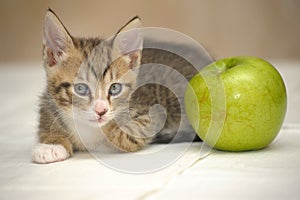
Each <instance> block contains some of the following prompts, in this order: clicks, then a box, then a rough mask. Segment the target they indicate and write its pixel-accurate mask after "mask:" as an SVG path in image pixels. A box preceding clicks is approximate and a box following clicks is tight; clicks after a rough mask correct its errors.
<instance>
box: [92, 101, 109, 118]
mask: <svg viewBox="0 0 300 200" xmlns="http://www.w3.org/2000/svg"><path fill="white" fill-rule="evenodd" d="M94 110H95V112H96V113H97V114H98V115H100V116H102V115H104V114H105V113H106V112H107V110H108V108H107V103H106V102H105V101H104V100H100V99H97V100H96V102H95V108H94Z"/></svg>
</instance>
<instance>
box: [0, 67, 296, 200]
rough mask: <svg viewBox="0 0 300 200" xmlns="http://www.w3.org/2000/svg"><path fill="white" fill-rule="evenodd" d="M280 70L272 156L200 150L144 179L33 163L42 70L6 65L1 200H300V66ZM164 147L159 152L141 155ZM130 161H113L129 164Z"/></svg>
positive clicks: (2, 74) (0, 76) (78, 164)
mask: <svg viewBox="0 0 300 200" xmlns="http://www.w3.org/2000/svg"><path fill="white" fill-rule="evenodd" d="M273 64H275V66H276V67H277V68H278V70H279V71H280V72H281V74H282V76H283V77H284V79H285V82H286V85H287V89H288V97H289V99H288V103H289V104H288V113H287V116H286V120H285V123H284V126H283V128H282V130H281V132H280V134H279V136H278V137H277V138H276V139H275V141H274V142H273V143H272V144H271V145H270V146H269V147H268V148H265V149H263V150H260V151H249V152H243V153H229V152H221V151H216V150H214V151H212V152H211V153H210V154H209V155H208V156H207V157H206V158H203V159H200V160H197V158H198V156H199V152H200V146H201V143H197V144H194V145H192V146H191V147H190V148H189V149H188V150H187V151H186V152H185V153H184V154H183V156H182V157H181V158H180V159H179V160H177V161H176V162H175V163H171V164H170V165H169V166H165V168H163V169H161V170H158V171H156V172H152V173H144V174H139V175H137V174H130V173H129V174H128V173H122V172H118V171H116V170H114V169H111V168H109V167H107V166H105V165H103V164H102V163H101V162H100V161H97V160H96V159H95V158H94V157H92V156H91V155H90V154H89V153H78V154H75V155H74V157H72V158H71V159H69V160H67V161H64V162H57V163H53V164H47V165H38V164H34V163H32V162H31V157H30V156H31V150H32V148H33V146H34V144H35V143H36V132H37V118H38V116H37V113H38V112H37V110H38V106H37V102H38V101H37V99H38V98H37V97H38V94H39V93H40V92H41V88H42V87H43V86H44V85H45V81H44V72H43V70H42V67H41V66H42V65H41V64H37V63H33V64H1V66H0V92H1V98H0V105H1V112H0V199H1V200H2V199H30V200H33V199H38V200H41V199H51V200H53V199H89V200H91V199H209V200H211V199H222V200H224V199H238V200H240V199H251V200H253V199H264V200H266V199H299V198H300V190H299V186H300V118H299V117H300V114H299V112H300V104H299V103H300V94H299V92H300V79H299V75H300V62H279V61H274V62H273ZM39 66H40V67H39ZM184 145H186V144H173V145H172V146H171V147H170V148H169V150H168V151H164V152H163V153H162V155H161V157H159V158H154V159H153V162H159V160H162V159H164V158H165V157H167V156H168V155H170V154H172V153H175V154H176V153H180V152H177V151H179V150H180V149H181V147H183V146H184ZM164 147H165V146H164V145H152V146H150V147H149V148H148V149H146V150H144V151H142V152H140V153H143V152H144V153H146V152H147V151H156V150H158V149H160V148H164ZM126 156H127V155H125V154H124V155H122V156H116V157H113V156H112V157H109V158H108V159H110V160H111V161H118V160H116V159H123V160H122V161H124V160H126ZM128 156H129V155H128ZM114 159H115V160H114ZM128 160H130V158H129V157H128ZM130 162H132V161H130ZM131 164H133V165H134V164H135V163H134V162H132V163H131Z"/></svg>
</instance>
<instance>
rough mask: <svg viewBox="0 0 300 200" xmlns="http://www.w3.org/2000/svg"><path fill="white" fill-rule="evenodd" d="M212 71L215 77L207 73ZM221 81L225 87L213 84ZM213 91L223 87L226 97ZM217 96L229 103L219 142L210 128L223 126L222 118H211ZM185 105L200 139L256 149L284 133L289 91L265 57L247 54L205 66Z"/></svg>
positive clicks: (217, 145) (221, 110) (223, 110)
mask: <svg viewBox="0 0 300 200" xmlns="http://www.w3.org/2000/svg"><path fill="white" fill-rule="evenodd" d="M207 72H209V73H207ZM212 73H214V74H215V75H214V76H211V75H208V76H206V75H205V74H212ZM201 74H202V75H201ZM216 77H218V78H219V80H221V82H219V83H221V85H222V83H223V87H221V86H218V85H210V86H208V84H207V83H210V80H211V79H213V78H216ZM214 87H221V88H222V90H224V92H223V93H224V94H225V95H219V96H218V95H217V94H214V95H211V94H212V92H213V88H214ZM208 88H210V90H209V89H208ZM214 93H215V92H214ZM212 96H213V98H216V99H218V98H219V99H218V100H219V101H220V100H221V102H222V101H223V102H224V106H223V107H224V108H221V107H222V106H219V107H220V108H218V109H219V110H218V112H219V113H218V114H217V116H222V113H223V114H224V115H223V122H224V123H223V124H219V125H220V126H221V127H222V128H221V129H220V131H221V132H219V133H220V135H219V138H218V139H216V138H215V139H213V137H207V131H208V128H209V126H212V125H213V124H214V123H222V120H219V121H220V122H218V118H215V119H214V120H212V112H211V110H212V108H211V106H212ZM220 98H222V99H220ZM224 98H225V99H224ZM184 101H185V110H186V113H187V116H188V119H189V121H190V123H191V125H192V126H193V128H194V130H195V131H196V132H197V133H198V135H199V137H200V138H201V139H202V140H204V141H205V142H206V143H207V144H208V145H210V146H212V147H214V148H215V149H219V150H225V151H247V150H257V149H261V148H264V147H266V146H267V145H269V144H270V143H271V142H272V141H273V140H274V138H275V137H276V136H277V134H278V132H279V131H280V128H281V126H282V123H283V120H284V117H285V113H286V106H287V96H286V88H285V85H284V82H283V79H282V77H281V76H280V74H279V73H278V71H277V70H276V69H275V68H274V67H273V66H272V65H271V64H270V63H268V62H266V61H265V60H263V59H260V58H255V57H242V56H240V57H232V58H226V59H222V60H219V61H216V62H214V63H212V64H210V65H208V66H206V67H205V68H203V69H202V70H201V71H200V73H199V74H197V75H195V76H194V77H193V78H192V79H191V80H190V84H189V85H188V86H187V89H186V93H185V97H184ZM220 105H221V104H220ZM217 107H218V106H217ZM214 134H216V133H214Z"/></svg>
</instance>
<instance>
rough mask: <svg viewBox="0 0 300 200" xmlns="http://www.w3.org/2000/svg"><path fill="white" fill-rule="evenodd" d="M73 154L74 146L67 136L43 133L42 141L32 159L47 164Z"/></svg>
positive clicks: (35, 149)
mask: <svg viewBox="0 0 300 200" xmlns="http://www.w3.org/2000/svg"><path fill="white" fill-rule="evenodd" d="M72 154H73V147H72V144H71V143H70V141H69V139H68V138H67V137H66V136H64V135H58V134H49V133H47V134H43V133H41V134H40V143H39V144H38V145H37V146H36V147H35V148H34V150H33V152H32V160H33V162H35V163H39V164H46V163H52V162H58V161H63V160H65V159H67V158H69V157H70V156H71V155H72Z"/></svg>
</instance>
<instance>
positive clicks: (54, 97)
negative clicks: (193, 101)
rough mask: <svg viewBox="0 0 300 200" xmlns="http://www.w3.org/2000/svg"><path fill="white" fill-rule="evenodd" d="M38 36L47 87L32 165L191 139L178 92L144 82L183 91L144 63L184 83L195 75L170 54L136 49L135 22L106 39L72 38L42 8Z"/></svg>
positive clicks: (137, 33)
mask: <svg viewBox="0 0 300 200" xmlns="http://www.w3.org/2000/svg"><path fill="white" fill-rule="evenodd" d="M43 31H44V32H43V33H44V35H43V60H44V69H45V71H46V76H47V87H46V89H45V91H44V93H43V94H42V96H41V98H40V120H39V130H38V137H39V144H38V145H37V146H36V148H35V149H34V150H33V161H34V162H36V163H51V162H56V161H62V160H65V159H67V158H68V157H70V156H72V154H73V152H74V151H84V150H87V149H88V150H93V149H97V150H100V151H116V150H117V151H122V152H135V151H138V150H140V149H142V148H143V147H145V146H146V145H147V144H149V143H153V142H170V141H172V140H174V141H175V140H176V141H183V140H191V139H193V138H194V137H195V133H194V132H193V131H192V129H191V127H190V125H189V123H188V121H187V119H186V117H185V115H184V114H183V113H184V111H183V108H182V107H180V103H182V101H183V96H182V95H183V94H182V95H179V96H178V95H177V96H176V95H175V94H174V92H173V91H172V90H170V89H168V88H167V87H166V86H163V85H162V84H143V83H147V81H149V83H150V82H151V81H153V80H155V79H156V78H157V77H160V79H162V77H163V80H164V81H166V82H168V81H169V83H170V84H172V85H174V86H176V84H177V86H176V87H179V88H181V91H184V88H185V87H186V85H183V84H178V83H176V80H173V78H172V79H171V78H169V79H170V80H168V77H169V75H168V73H171V72H164V73H165V74H162V73H161V72H159V71H157V70H152V71H151V70H150V68H151V63H160V64H162V65H167V66H171V68H173V69H175V70H177V71H178V72H180V73H181V74H183V75H184V77H186V78H187V79H188V80H189V79H190V78H191V77H192V76H193V75H194V74H195V73H197V72H196V70H195V69H194V68H193V67H191V65H190V64H189V63H188V62H187V61H186V60H184V59H182V58H180V57H179V56H177V55H175V54H172V53H169V52H167V51H164V50H158V49H151V48H149V49H143V42H144V38H143V36H142V33H141V21H140V19H139V18H138V17H135V18H133V19H132V20H131V21H129V22H128V23H127V24H126V25H125V26H124V27H122V28H121V29H120V30H119V31H118V33H117V34H116V35H115V36H114V37H113V38H111V39H108V40H103V39H100V38H77V37H73V36H71V35H70V33H69V32H68V31H67V30H66V28H65V27H64V25H63V24H62V23H61V21H60V19H59V18H58V17H57V16H56V15H55V13H54V12H53V11H52V10H50V9H49V10H48V11H47V13H46V16H45V21H44V29H43ZM142 64H144V65H142ZM141 66H145V67H141ZM152 72H153V73H152ZM154 72H156V73H154ZM157 105H161V106H162V107H163V108H164V109H162V108H161V107H159V106H157ZM153 111H154V112H153ZM180 123H181V126H180V127H181V128H180V131H179V134H176V133H177V131H178V129H179V124H180Z"/></svg>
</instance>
